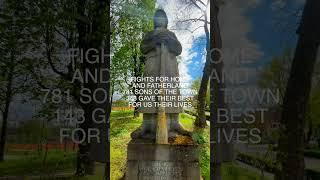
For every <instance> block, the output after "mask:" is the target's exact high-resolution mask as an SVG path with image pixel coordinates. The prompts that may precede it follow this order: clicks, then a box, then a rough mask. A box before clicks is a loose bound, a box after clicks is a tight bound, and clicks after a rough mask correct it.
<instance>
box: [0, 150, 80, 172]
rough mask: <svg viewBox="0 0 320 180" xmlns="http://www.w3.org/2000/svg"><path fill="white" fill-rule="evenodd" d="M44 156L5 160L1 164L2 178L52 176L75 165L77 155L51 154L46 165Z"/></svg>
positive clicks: (32, 155)
mask: <svg viewBox="0 0 320 180" xmlns="http://www.w3.org/2000/svg"><path fill="white" fill-rule="evenodd" d="M43 157H44V155H43V154H35V153H33V154H30V155H27V156H20V157H19V158H16V159H10V160H5V161H3V162H1V163H0V176H7V175H20V176H21V175H34V174H52V173H55V172H59V171H62V170H65V169H71V168H73V167H74V165H75V161H74V160H75V153H70V152H69V153H64V152H60V151H53V152H49V153H48V156H47V159H46V161H45V163H43Z"/></svg>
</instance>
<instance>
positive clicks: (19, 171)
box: [0, 110, 260, 180]
mask: <svg viewBox="0 0 320 180" xmlns="http://www.w3.org/2000/svg"><path fill="white" fill-rule="evenodd" d="M132 114H133V112H132V111H131V110H125V111H113V112H112V115H111V121H110V125H111V130H110V138H111V147H110V148H111V149H110V150H111V159H110V161H111V179H112V180H117V179H119V178H121V177H122V176H123V175H124V172H125V166H126V157H127V152H126V151H127V144H128V142H129V141H130V139H131V137H130V134H131V132H133V131H134V130H135V129H137V128H138V127H139V126H140V125H141V123H142V117H138V118H133V116H132ZM180 122H181V124H182V125H183V126H184V127H185V128H186V129H188V130H191V131H193V139H194V141H195V142H197V143H198V144H199V149H200V157H199V159H200V168H201V174H202V176H203V178H204V180H208V179H209V177H210V169H209V168H210V153H209V148H210V147H209V127H207V128H205V129H194V127H193V122H194V118H193V117H192V116H190V115H188V114H180ZM9 156H10V157H12V158H9V159H8V160H6V161H4V162H1V163H0V177H1V176H2V177H3V176H19V177H21V179H26V180H28V179H31V178H30V177H31V176H35V175H36V177H35V178H33V179H40V175H41V179H55V178H54V177H53V175H57V174H59V175H61V177H60V176H59V179H79V180H98V179H103V175H104V164H100V163H97V164H96V174H95V175H92V176H86V177H83V178H76V177H74V176H73V173H74V171H75V165H76V154H75V153H74V152H62V151H53V150H51V151H49V153H48V156H47V159H46V162H45V163H44V162H43V157H44V154H37V153H29V154H21V153H20V154H10V155H9ZM222 170H223V173H222V175H223V177H222V178H223V179H224V180H247V179H249V180H250V179H252V180H260V178H259V175H258V174H256V173H253V172H251V171H249V170H247V169H244V168H241V167H239V166H237V165H234V164H225V165H223V167H222ZM22 177H29V178H22Z"/></svg>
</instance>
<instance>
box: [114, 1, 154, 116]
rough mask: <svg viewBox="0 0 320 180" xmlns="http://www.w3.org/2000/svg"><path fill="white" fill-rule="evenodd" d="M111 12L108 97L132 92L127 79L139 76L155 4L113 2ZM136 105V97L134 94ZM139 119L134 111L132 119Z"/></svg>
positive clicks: (130, 84) (146, 2) (148, 2)
mask: <svg viewBox="0 0 320 180" xmlns="http://www.w3.org/2000/svg"><path fill="white" fill-rule="evenodd" d="M111 6H112V8H111V22H112V23H111V24H112V25H111V26H112V32H111V43H112V54H113V58H112V59H113V61H112V71H111V80H112V93H113V92H117V91H118V92H120V93H123V94H124V91H125V90H127V89H128V88H129V89H134V88H133V86H132V83H131V82H129V78H130V77H139V76H143V68H144V61H145V57H143V55H142V54H141V52H140V44H141V42H142V38H143V36H144V34H145V33H146V32H148V31H150V30H152V21H150V17H152V16H153V14H154V10H155V1H154V0H149V1H128V0H125V1H121V2H119V1H114V2H112V5H111ZM135 96H136V99H137V100H136V101H138V97H139V95H138V94H136V95H135ZM138 115H139V113H138V111H137V107H136V108H135V110H134V116H135V117H137V116H138Z"/></svg>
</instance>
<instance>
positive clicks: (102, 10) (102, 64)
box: [76, 0, 110, 176]
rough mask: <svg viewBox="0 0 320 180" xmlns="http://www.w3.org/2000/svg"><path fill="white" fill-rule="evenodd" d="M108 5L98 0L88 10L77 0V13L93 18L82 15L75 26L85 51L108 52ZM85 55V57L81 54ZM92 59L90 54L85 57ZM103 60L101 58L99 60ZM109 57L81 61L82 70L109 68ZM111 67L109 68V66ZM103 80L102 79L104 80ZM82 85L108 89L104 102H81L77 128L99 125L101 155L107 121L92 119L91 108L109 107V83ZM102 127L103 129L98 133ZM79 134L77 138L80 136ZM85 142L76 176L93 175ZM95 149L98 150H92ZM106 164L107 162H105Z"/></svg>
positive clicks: (81, 46)
mask: <svg viewBox="0 0 320 180" xmlns="http://www.w3.org/2000/svg"><path fill="white" fill-rule="evenodd" d="M109 4H110V2H109V1H107V0H99V1H96V2H95V3H94V8H93V9H90V10H86V8H85V7H86V4H85V1H81V0H79V1H78V14H79V15H80V16H81V17H83V18H84V19H88V20H89V19H92V22H86V21H84V20H83V19H82V18H81V19H79V20H78V21H77V29H78V33H79V37H78V47H79V48H80V49H81V50H83V51H84V52H86V51H87V50H88V49H89V48H95V49H97V50H98V52H99V54H101V51H104V53H108V54H110V49H109V48H110V46H109V41H108V42H107V41H105V38H106V37H105V36H107V40H109V39H108V38H109V33H110V30H109V24H108V22H109V21H108V20H109V13H108V12H110V11H109V7H110V6H109ZM85 11H88V15H86V13H85ZM83 58H85V57H83ZM88 58H93V57H88ZM102 59H103V60H104V61H101V60H102ZM109 61H110V58H109V57H108V58H106V57H101V56H100V57H99V63H95V64H90V63H89V62H87V61H85V60H84V63H82V70H83V72H84V70H85V69H87V70H88V71H91V72H92V73H94V71H95V69H98V70H99V69H102V68H108V67H110V62H109ZM109 69H110V68H109ZM105 76H106V78H107V80H109V79H110V76H109V72H107V73H106V74H104V76H103V77H105ZM104 80H105V79H104ZM83 86H84V88H87V89H90V90H91V92H94V91H95V90H96V89H97V88H102V89H103V90H105V91H106V92H107V101H106V102H103V103H96V102H93V101H91V102H90V103H88V104H81V107H82V109H83V110H84V116H85V122H83V123H81V124H80V128H81V129H83V130H84V131H85V132H88V129H89V128H97V127H98V128H99V129H100V133H101V134H102V136H100V138H101V137H102V138H101V141H102V142H100V143H104V144H102V146H104V145H105V147H103V148H102V149H99V151H103V152H104V154H109V153H108V152H106V151H109V142H107V138H106V136H107V135H108V132H107V131H108V129H107V128H108V127H107V126H108V125H107V124H108V123H106V125H105V126H102V125H101V124H100V125H98V124H96V123H94V122H93V119H92V114H93V111H94V110H95V109H96V108H101V109H104V110H107V109H108V106H110V102H109V99H110V82H108V83H95V82H93V81H88V82H85V83H84V85H83ZM101 97H103V94H102V93H100V94H97V99H102V98H101ZM109 115H110V113H109V112H108V111H106V113H105V117H106V119H107V120H109ZM101 130H102V132H101ZM81 138H82V137H81V135H80V139H81ZM85 142H86V143H83V144H79V151H78V157H77V172H76V175H78V176H85V175H87V174H93V173H94V169H95V168H94V159H93V157H92V156H93V154H90V152H91V153H94V152H92V145H93V144H92V143H88V139H87V138H86V141H85ZM102 146H100V145H97V146H96V147H102ZM95 150H97V149H95ZM106 163H109V162H106Z"/></svg>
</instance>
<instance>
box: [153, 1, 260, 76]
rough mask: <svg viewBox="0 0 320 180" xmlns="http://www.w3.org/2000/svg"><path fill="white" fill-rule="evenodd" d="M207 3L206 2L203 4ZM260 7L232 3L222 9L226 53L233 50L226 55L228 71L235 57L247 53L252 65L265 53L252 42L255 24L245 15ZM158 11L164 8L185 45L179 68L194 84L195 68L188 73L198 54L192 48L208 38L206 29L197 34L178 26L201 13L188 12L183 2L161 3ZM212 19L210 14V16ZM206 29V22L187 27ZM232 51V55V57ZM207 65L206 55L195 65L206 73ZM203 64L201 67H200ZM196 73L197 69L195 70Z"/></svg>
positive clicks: (196, 31)
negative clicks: (251, 34)
mask: <svg viewBox="0 0 320 180" xmlns="http://www.w3.org/2000/svg"><path fill="white" fill-rule="evenodd" d="M203 2H204V3H206V0H203ZM259 3H260V0H230V1H227V2H225V3H224V5H222V6H221V8H220V13H219V23H220V28H221V34H222V41H223V50H224V51H226V50H229V53H224V58H225V59H224V60H225V64H226V69H227V68H230V67H228V65H230V66H232V65H233V64H235V63H236V62H235V58H232V57H233V56H234V53H240V52H241V51H242V50H243V49H245V58H247V59H250V60H252V61H256V60H258V59H259V58H260V57H261V56H262V54H263V52H261V50H260V48H259V45H258V44H257V43H256V42H253V41H252V40H250V39H249V38H248V35H249V33H250V32H251V31H252V27H251V22H250V20H249V18H248V17H247V16H246V15H245V13H246V12H247V11H248V10H249V9H250V8H254V7H256V6H257V5H258V4H259ZM157 4H158V7H161V8H163V9H164V10H165V11H166V13H167V16H168V19H169V29H170V30H171V31H173V32H175V33H176V35H177V38H178V39H179V41H180V42H181V44H182V47H183V52H182V54H181V58H182V60H181V63H180V64H179V71H180V76H181V77H183V78H185V80H186V81H189V82H190V81H191V80H192V79H191V75H190V72H191V68H190V69H188V64H190V63H191V62H192V61H191V59H192V57H194V56H195V55H196V54H195V53H203V52H192V50H191V48H192V44H193V43H194V42H195V41H194V39H196V38H199V37H201V36H204V34H205V33H204V30H203V28H199V29H197V30H195V31H194V32H193V33H190V32H188V31H178V30H176V29H177V28H178V27H177V26H176V22H177V20H178V19H179V20H181V18H183V19H189V18H199V17H200V12H199V11H198V10H197V9H196V8H190V7H188V8H189V9H188V8H186V5H185V4H184V1H183V0H158V1H157ZM207 14H208V17H210V12H209V11H208V12H207ZM200 25H203V23H202V22H192V23H189V24H186V25H185V26H186V27H188V29H195V28H197V27H198V26H200ZM230 51H231V52H232V53H230ZM204 62H205V55H202V60H201V62H197V63H194V65H195V66H197V67H199V71H200V72H202V69H200V68H203V64H204ZM199 63H201V64H199ZM191 67H192V70H194V68H193V67H194V66H191Z"/></svg>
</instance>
